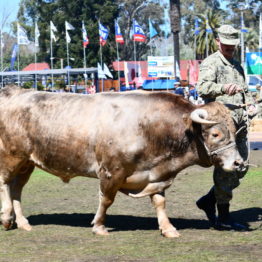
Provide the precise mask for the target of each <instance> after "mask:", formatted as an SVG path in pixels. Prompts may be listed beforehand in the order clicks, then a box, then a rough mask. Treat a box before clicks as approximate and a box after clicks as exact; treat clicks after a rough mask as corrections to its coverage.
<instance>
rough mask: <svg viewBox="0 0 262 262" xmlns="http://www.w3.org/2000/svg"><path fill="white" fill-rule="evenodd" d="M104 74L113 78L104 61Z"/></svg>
mask: <svg viewBox="0 0 262 262" xmlns="http://www.w3.org/2000/svg"><path fill="white" fill-rule="evenodd" d="M104 74H105V75H107V76H108V77H110V78H113V75H112V74H111V72H110V71H109V68H108V67H107V65H106V64H105V63H104Z"/></svg>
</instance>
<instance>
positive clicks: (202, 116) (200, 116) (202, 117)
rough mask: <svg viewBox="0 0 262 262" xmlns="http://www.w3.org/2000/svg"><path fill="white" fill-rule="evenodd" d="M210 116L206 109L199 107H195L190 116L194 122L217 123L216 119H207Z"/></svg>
mask: <svg viewBox="0 0 262 262" xmlns="http://www.w3.org/2000/svg"><path fill="white" fill-rule="evenodd" d="M207 117H208V113H207V111H206V110H205V109H202V108H199V109H195V110H194V111H193V112H192V113H191V114H190V118H191V120H192V121H193V122H196V123H199V124H207V125H214V124H217V122H215V121H210V120H206V118H207Z"/></svg>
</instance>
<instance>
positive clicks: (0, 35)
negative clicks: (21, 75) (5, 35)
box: [0, 30, 4, 88]
mask: <svg viewBox="0 0 262 262" xmlns="http://www.w3.org/2000/svg"><path fill="white" fill-rule="evenodd" d="M0 49H1V50H0V52H1V72H2V78H1V88H3V87H4V83H3V73H4V68H3V39H2V30H0Z"/></svg>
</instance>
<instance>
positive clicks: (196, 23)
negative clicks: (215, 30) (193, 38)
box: [195, 18, 200, 35]
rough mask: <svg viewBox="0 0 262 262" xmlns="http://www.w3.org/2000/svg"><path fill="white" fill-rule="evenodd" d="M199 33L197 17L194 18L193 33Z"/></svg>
mask: <svg viewBox="0 0 262 262" xmlns="http://www.w3.org/2000/svg"><path fill="white" fill-rule="evenodd" d="M199 33H200V28H199V25H198V19H197V18H195V35H199Z"/></svg>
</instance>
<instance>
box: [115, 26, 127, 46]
mask: <svg viewBox="0 0 262 262" xmlns="http://www.w3.org/2000/svg"><path fill="white" fill-rule="evenodd" d="M115 39H116V42H117V43H119V44H124V43H125V41H124V38H123V35H122V34H121V31H120V27H119V24H118V23H117V21H115Z"/></svg>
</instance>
